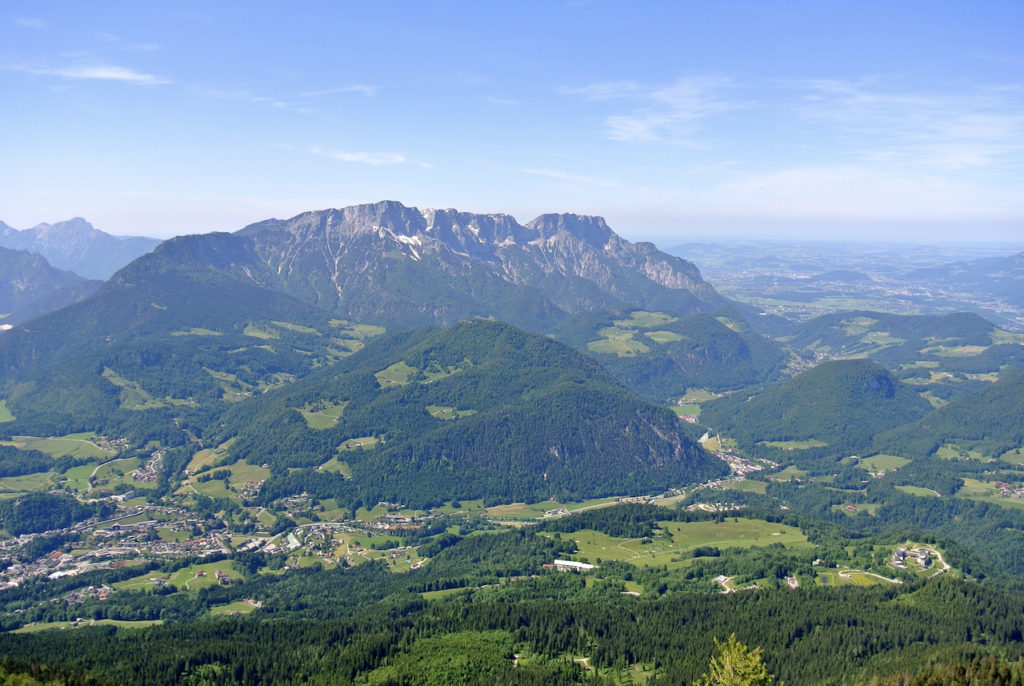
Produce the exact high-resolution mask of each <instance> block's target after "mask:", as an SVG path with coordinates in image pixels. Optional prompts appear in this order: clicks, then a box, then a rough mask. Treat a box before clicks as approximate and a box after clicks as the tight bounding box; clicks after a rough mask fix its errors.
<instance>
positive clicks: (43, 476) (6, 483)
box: [0, 472, 54, 496]
mask: <svg viewBox="0 0 1024 686" xmlns="http://www.w3.org/2000/svg"><path fill="white" fill-rule="evenodd" d="M53 486H54V478H53V473H52V472H40V473H38V474H24V475H22V476H8V477H4V478H3V479H0V496H2V495H4V494H11V495H20V494H22V493H44V492H46V491H48V490H50V489H51V488H53Z"/></svg>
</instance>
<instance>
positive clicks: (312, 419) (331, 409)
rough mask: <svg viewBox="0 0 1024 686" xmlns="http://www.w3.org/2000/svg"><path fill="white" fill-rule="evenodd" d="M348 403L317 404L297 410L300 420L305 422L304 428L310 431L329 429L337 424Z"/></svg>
mask: <svg viewBox="0 0 1024 686" xmlns="http://www.w3.org/2000/svg"><path fill="white" fill-rule="evenodd" d="M346 405H348V401H343V402H340V403H317V404H316V405H307V406H306V407H304V408H302V409H300V410H299V413H300V414H301V415H302V418H303V419H305V420H306V426H308V427H309V428H310V429H317V430H321V429H330V428H331V427H332V426H334V425H335V424H337V423H338V419H339V418H340V417H341V415H342V414H343V413H344V412H345V406H346Z"/></svg>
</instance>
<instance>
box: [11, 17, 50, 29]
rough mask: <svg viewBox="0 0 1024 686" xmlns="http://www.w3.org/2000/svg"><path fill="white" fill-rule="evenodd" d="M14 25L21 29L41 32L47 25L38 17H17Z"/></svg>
mask: <svg viewBox="0 0 1024 686" xmlns="http://www.w3.org/2000/svg"><path fill="white" fill-rule="evenodd" d="M14 23H15V24H17V25H18V26H20V27H21V28H23V29H36V30H37V31H42V30H44V29H46V28H47V24H46V22H45V21H43V20H42V19H39V18H38V17H17V18H16V19H15V20H14Z"/></svg>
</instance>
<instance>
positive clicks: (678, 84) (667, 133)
mask: <svg viewBox="0 0 1024 686" xmlns="http://www.w3.org/2000/svg"><path fill="white" fill-rule="evenodd" d="M733 85H734V84H733V82H732V81H731V80H730V79H728V78H725V77H722V76H716V75H706V76H692V77H685V78H679V79H676V80H675V81H674V82H672V83H670V84H668V85H663V86H645V85H642V84H639V83H637V82H635V81H610V82H603V83H594V84H589V85H585V86H579V87H563V88H561V89H559V92H561V93H563V94H565V95H571V96H578V97H582V98H584V99H586V100H590V101H594V102H607V101H618V100H628V101H632V102H633V109H632V111H630V112H626V113H617V114H612V115H609V116H607V117H606V118H605V127H606V134H607V136H608V138H610V139H612V140H617V141H624V142H629V143H649V142H654V141H661V142H670V143H676V144H688V145H694V144H695V140H694V139H695V136H696V133H697V128H698V126H697V125H698V123H699V122H700V120H702V119H705V118H708V117H712V116H714V115H718V114H721V113H723V112H727V111H730V110H735V109H739V108H742V107H746V104H744V103H740V102H738V101H734V100H731V99H729V98H727V97H726V92H727V91H728V90H730V89H731V88H732V87H733Z"/></svg>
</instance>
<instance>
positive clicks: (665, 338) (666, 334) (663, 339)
mask: <svg viewBox="0 0 1024 686" xmlns="http://www.w3.org/2000/svg"><path fill="white" fill-rule="evenodd" d="M644 335H645V336H647V337H648V338H650V339H651V340H652V341H654V342H655V343H675V342H676V341H681V340H683V338H685V336H683V335H681V334H678V333H676V332H675V331H646V332H644Z"/></svg>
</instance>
